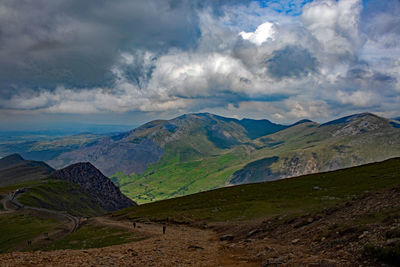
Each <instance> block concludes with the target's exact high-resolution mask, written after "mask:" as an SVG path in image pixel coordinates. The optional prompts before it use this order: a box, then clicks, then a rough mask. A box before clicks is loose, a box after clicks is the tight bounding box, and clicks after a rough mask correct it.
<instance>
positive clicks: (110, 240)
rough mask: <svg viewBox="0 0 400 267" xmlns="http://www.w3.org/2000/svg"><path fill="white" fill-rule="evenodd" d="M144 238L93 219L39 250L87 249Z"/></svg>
mask: <svg viewBox="0 0 400 267" xmlns="http://www.w3.org/2000/svg"><path fill="white" fill-rule="evenodd" d="M142 239H144V237H142V236H140V235H139V234H137V233H136V234H135V233H132V232H130V231H128V230H126V229H122V228H117V227H111V226H106V225H101V224H99V223H97V222H96V221H95V220H93V219H89V220H88V221H86V222H84V223H83V224H82V225H81V226H80V227H79V229H78V230H77V231H76V232H74V233H71V234H69V235H68V236H66V237H64V238H62V239H60V240H57V241H55V242H52V243H51V244H50V245H48V246H46V247H44V248H41V250H56V249H88V248H101V247H106V246H112V245H119V244H123V243H128V242H134V241H139V240H142Z"/></svg>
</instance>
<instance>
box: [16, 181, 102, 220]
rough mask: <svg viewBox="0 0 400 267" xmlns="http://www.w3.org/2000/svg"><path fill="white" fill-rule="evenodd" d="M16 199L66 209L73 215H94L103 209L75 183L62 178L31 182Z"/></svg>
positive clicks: (52, 208)
mask: <svg viewBox="0 0 400 267" xmlns="http://www.w3.org/2000/svg"><path fill="white" fill-rule="evenodd" d="M18 201H19V202H20V203H21V204H24V205H27V206H33V207H40V208H45V209H50V210H59V211H68V213H70V214H72V215H75V216H82V217H88V216H96V215H100V214H104V213H105V211H104V209H103V208H101V207H100V206H99V204H97V203H96V202H95V201H94V200H93V199H91V198H90V197H89V195H88V194H87V193H86V192H85V191H84V190H83V189H82V188H81V187H80V186H79V185H77V184H73V183H69V182H66V181H62V180H42V181H41V182H40V183H37V184H31V185H30V186H29V189H28V190H27V192H26V193H24V194H22V195H21V196H20V197H19V198H18Z"/></svg>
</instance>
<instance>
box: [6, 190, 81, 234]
mask: <svg viewBox="0 0 400 267" xmlns="http://www.w3.org/2000/svg"><path fill="white" fill-rule="evenodd" d="M26 189H27V188H22V189H17V190H15V191H13V192H12V193H9V194H6V195H5V196H4V198H3V199H2V200H1V203H2V205H3V207H4V211H3V213H10V212H15V211H16V210H20V209H26V210H33V211H39V212H44V213H49V214H53V215H57V216H62V217H65V218H67V219H68V220H69V221H70V223H69V224H68V228H69V233H73V232H75V231H76V230H77V229H78V227H79V225H80V218H79V217H76V216H73V215H70V214H68V213H67V212H66V211H55V210H49V209H45V208H37V207H32V206H26V205H23V204H21V203H19V201H18V199H17V197H18V195H20V194H22V193H23V192H24V190H26ZM10 204H11V205H10ZM12 206H14V207H12Z"/></svg>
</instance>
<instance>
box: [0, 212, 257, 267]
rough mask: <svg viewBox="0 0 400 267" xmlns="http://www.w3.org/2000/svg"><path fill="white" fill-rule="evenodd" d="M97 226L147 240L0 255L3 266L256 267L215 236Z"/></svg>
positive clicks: (188, 230)
mask: <svg viewBox="0 0 400 267" xmlns="http://www.w3.org/2000/svg"><path fill="white" fill-rule="evenodd" d="M96 221H97V222H98V223H101V224H104V225H108V226H113V227H121V228H125V229H129V231H132V232H138V233H140V234H141V235H145V236H149V238H148V239H145V240H142V241H139V242H133V243H128V244H123V245H118V246H110V247H105V248H98V249H87V250H58V251H49V252H40V251H37V252H15V253H9V254H2V255H0V261H1V262H2V263H3V264H5V265H6V266H21V265H23V266H49V265H52V266H98V265H104V266H249V267H250V266H260V263H259V262H247V261H246V260H244V255H242V254H240V252H237V253H232V250H227V249H226V247H225V243H224V242H221V241H219V239H218V237H217V235H216V234H215V232H213V231H211V230H202V229H197V228H192V227H188V226H182V225H167V226H166V233H165V234H163V233H162V225H161V224H155V223H137V225H136V228H135V229H133V226H132V223H131V222H128V221H113V220H111V219H109V218H105V217H101V218H97V219H96Z"/></svg>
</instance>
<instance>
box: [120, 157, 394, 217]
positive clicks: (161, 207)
mask: <svg viewBox="0 0 400 267" xmlns="http://www.w3.org/2000/svg"><path fill="white" fill-rule="evenodd" d="M397 185H400V158H395V159H390V160H387V161H384V162H381V163H374V164H368V165H364V166H360V167H353V168H349V169H343V170H338V171H333V172H327V173H319V174H312V175H306V176H302V177H297V178H289V179H283V180H278V181H273V182H265V183H255V184H246V185H240V186H233V187H226V188H221V189H217V190H212V191H208V192H202V193H198V194H194V195H189V196H184V197H179V198H174V199H169V200H163V201H158V202H155V203H149V204H144V205H140V206H138V207H133V208H128V209H125V210H122V211H118V212H115V213H114V215H118V216H122V217H126V218H141V217H143V218H149V219H151V220H164V219H165V218H167V217H168V218H170V219H173V220H176V221H182V222H191V221H230V220H247V219H252V218H265V217H272V216H278V215H286V216H291V215H296V214H303V213H308V212H313V211H318V210H321V209H323V208H329V207H332V206H333V205H335V204H337V203H342V202H346V201H349V200H351V199H353V198H356V197H361V196H363V195H364V194H365V193H367V192H374V191H378V190H381V189H384V188H388V187H393V186H397Z"/></svg>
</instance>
